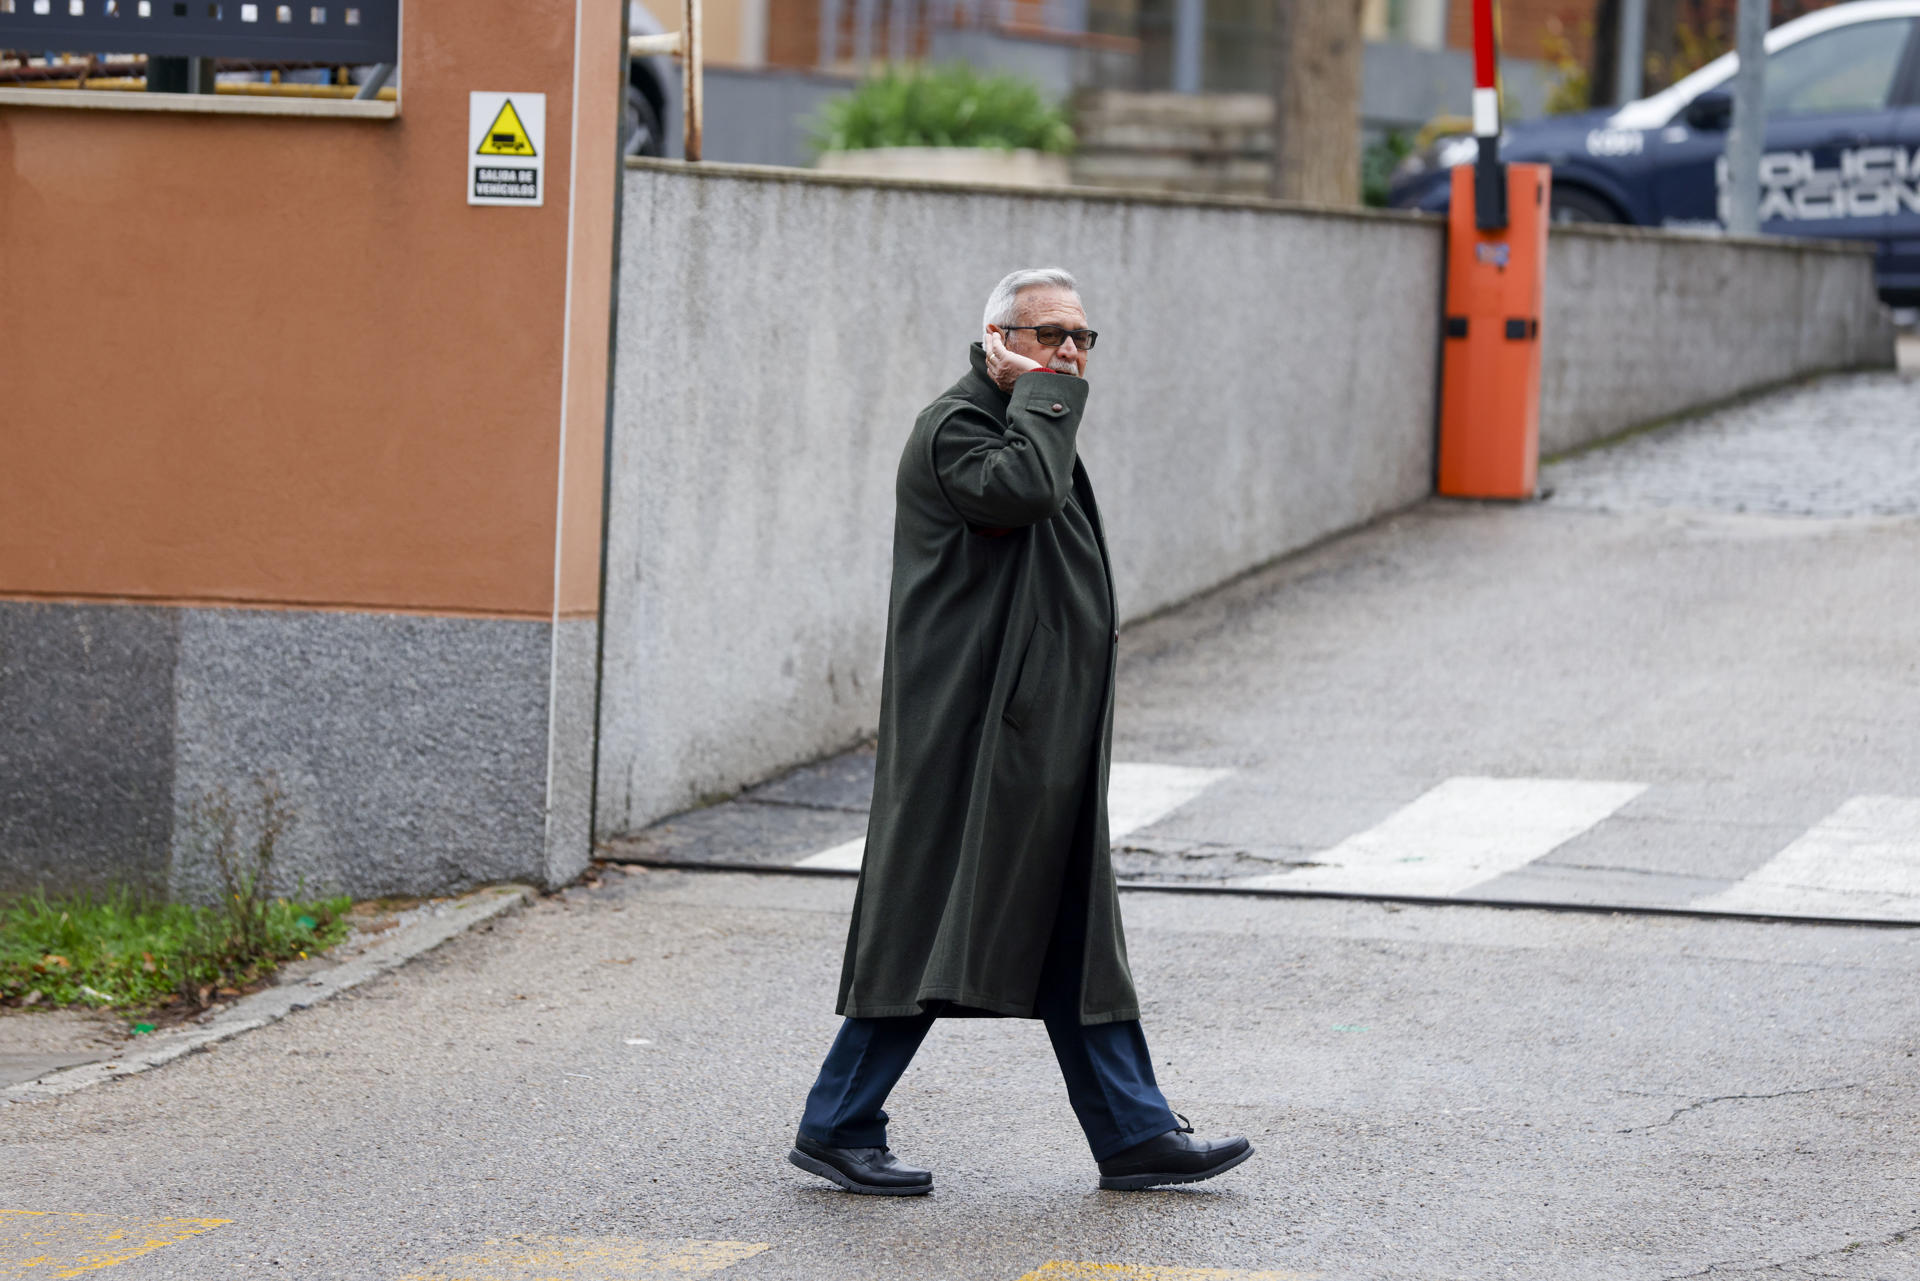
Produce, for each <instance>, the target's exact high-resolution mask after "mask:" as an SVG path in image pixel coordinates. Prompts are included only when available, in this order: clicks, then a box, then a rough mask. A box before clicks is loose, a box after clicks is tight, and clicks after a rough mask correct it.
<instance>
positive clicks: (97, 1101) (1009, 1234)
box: [0, 872, 1920, 1281]
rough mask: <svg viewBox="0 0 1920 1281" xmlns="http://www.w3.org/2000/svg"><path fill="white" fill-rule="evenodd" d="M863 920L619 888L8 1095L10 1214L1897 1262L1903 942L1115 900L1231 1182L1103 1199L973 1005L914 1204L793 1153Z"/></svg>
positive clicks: (1059, 1120)
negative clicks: (230, 1032) (41, 1091)
mask: <svg viewBox="0 0 1920 1281" xmlns="http://www.w3.org/2000/svg"><path fill="white" fill-rule="evenodd" d="M849 903H850V887H849V886H848V885H847V884H846V883H844V882H838V881H820V880H804V879H800V878H791V877H779V876H743V875H737V874H726V873H681V872H652V873H636V874H633V875H632V876H629V877H621V876H618V875H614V876H611V877H610V878H609V880H608V883H607V884H606V885H605V886H604V887H602V888H600V889H598V890H584V889H577V890H574V891H571V892H569V893H567V894H566V895H564V896H562V897H560V898H557V899H552V900H548V901H545V902H542V903H540V904H537V905H536V906H535V907H533V908H531V909H529V910H528V911H526V912H525V913H524V914H522V915H520V916H518V917H514V918H509V919H507V920H505V921H502V922H501V923H499V924H497V925H496V926H494V927H492V928H491V929H490V930H488V931H487V932H483V933H480V934H476V935H473V936H469V937H466V938H463V939H460V940H457V941H456V942H454V943H452V944H450V945H449V946H447V947H446V948H445V949H443V950H441V951H439V952H437V953H434V954H431V955H430V956H429V957H428V958H426V959H424V960H423V961H420V962H416V963H414V964H413V965H411V966H409V967H408V968H406V969H404V970H402V971H399V972H397V973H396V974H395V975H393V976H391V977H390V978H387V979H384V980H381V981H380V982H378V983H377V984H376V985H374V986H373V987H371V988H369V989H366V990H364V991H363V992H361V993H358V994H355V995H352V996H349V997H346V998H343V999H341V1000H339V1001H336V1002H334V1003H331V1004H328V1005H325V1006H322V1007H319V1008H317V1009H314V1010H310V1011H307V1012H305V1013H303V1014H301V1015H299V1016H297V1017H295V1018H292V1019H290V1020H288V1021H286V1022H284V1023H281V1024H278V1025H275V1026H273V1027H270V1028H267V1029H265V1030H263V1031H260V1032H257V1033H254V1034H251V1035H249V1036H247V1037H245V1038H242V1039H241V1040H239V1041H236V1042H233V1043H231V1044H229V1045H227V1046H223V1047H222V1048H220V1049H219V1050H217V1051H215V1052H212V1053H208V1054H202V1055H196V1056H193V1057H192V1058H190V1059H188V1060H184V1061H182V1062H180V1063H177V1064H175V1065H172V1066H170V1067H168V1068H166V1069H164V1070H161V1071H158V1072H153V1073H149V1074H147V1075H145V1076H141V1077H137V1078H133V1079H130V1080H127V1081H123V1082H119V1083H116V1084H114V1085H111V1086H108V1087H103V1088H100V1089H96V1090H92V1091H88V1092H86V1093H84V1094H80V1095H75V1096H72V1097H69V1098H67V1099H64V1100H60V1101H57V1102H54V1103H49V1104H36V1105H32V1106H26V1107H15V1108H12V1109H9V1110H7V1111H5V1112H0V1136H3V1137H0V1187H4V1188H5V1189H6V1196H5V1200H4V1202H3V1203H0V1205H4V1207H5V1208H17V1209H31V1210H39V1211H54V1212H68V1213H72V1212H89V1213H102V1214H115V1215H127V1216H156V1215H167V1216H178V1217H183V1218H190V1219H195V1218H197V1219H222V1220H228V1222H226V1223H224V1224H222V1225H219V1226H216V1227H213V1228H211V1229H210V1230H206V1231H204V1232H202V1233H200V1234H199V1235H196V1236H194V1237H192V1238H191V1239H189V1240H185V1241H182V1242H181V1243H179V1244H175V1245H170V1246H167V1247H166V1248H163V1249H159V1250H155V1251H153V1252H152V1253H150V1254H146V1255H144V1256H142V1257H139V1258H136V1259H133V1260H131V1261H129V1262H125V1263H122V1264H119V1265H117V1266H116V1267H114V1268H112V1269H111V1270H110V1271H109V1272H108V1274H107V1275H109V1276H110V1277H112V1278H113V1281H135V1279H136V1278H156V1277H181V1278H202V1277H212V1276H228V1275H250V1276H261V1275H280V1276H294V1277H339V1278H399V1277H406V1276H415V1275H428V1276H435V1277H439V1276H456V1275H457V1276H466V1277H493V1276H513V1277H532V1276H548V1275H554V1276H562V1275H564V1276H592V1277H598V1276H607V1277H616V1276H654V1275H671V1274H672V1273H669V1272H655V1271H648V1270H645V1268H644V1267H642V1268H641V1269H640V1270H635V1271H617V1270H616V1271H604V1272H603V1271H594V1270H592V1268H590V1267H588V1266H587V1265H585V1264H582V1265H580V1270H576V1271H572V1272H567V1271H560V1270H555V1271H553V1272H547V1271H540V1270H530V1271H498V1272H490V1271H486V1270H484V1269H479V1268H472V1267H470V1268H467V1269H465V1270H455V1271H435V1270H433V1268H432V1265H434V1264H435V1263H436V1262H438V1261H440V1260H443V1259H447V1258H450V1257H455V1256H459V1255H462V1254H470V1253H472V1252H474V1251H476V1250H480V1249H481V1248H482V1247H483V1246H484V1243H485V1242H486V1241H488V1240H489V1239H495V1240H498V1239H502V1238H508V1237H511V1236H514V1235H516V1234H521V1235H528V1236H534V1237H562V1238H570V1239H572V1240H573V1241H574V1242H575V1243H576V1244H575V1245H573V1246H571V1247H568V1248H571V1249H573V1250H575V1251H576V1252H577V1253H578V1254H579V1257H580V1258H582V1259H592V1258H595V1257H598V1256H597V1255H595V1254H594V1253H593V1252H594V1251H595V1250H596V1249H611V1248H612V1247H611V1246H609V1245H607V1244H606V1243H608V1242H630V1241H633V1240H640V1241H650V1242H668V1241H679V1240H682V1239H692V1240H696V1241H709V1242H711V1241H720V1242H739V1243H745V1244H746V1245H753V1246H761V1245H764V1246H765V1247H767V1248H766V1249H764V1250H763V1251H760V1252H759V1253H755V1254H752V1255H751V1256H750V1257H746V1258H744V1259H742V1260H741V1261H739V1262H736V1263H733V1264H731V1265H730V1266H729V1267H727V1268H725V1269H724V1276H725V1281H734V1278H736V1277H738V1278H739V1279H740V1281H750V1279H752V1278H774V1277H779V1278H822V1279H825V1278H835V1279H839V1278H865V1277H874V1278H880V1277H888V1278H893V1277H912V1278H928V1279H929V1281H933V1279H936V1278H937V1279H945V1278H963V1277H964V1278H978V1279H980V1281H1014V1279H1015V1278H1019V1277H1023V1276H1026V1275H1028V1274H1030V1273H1031V1272H1034V1271H1035V1270H1038V1269H1039V1268H1040V1267H1041V1265H1043V1264H1045V1263H1047V1262H1048V1261H1095V1262H1107V1263H1121V1262H1125V1263H1135V1264H1155V1265H1169V1266H1180V1267H1185V1268H1221V1269H1236V1270H1267V1271H1275V1270H1290V1271H1298V1272H1308V1273H1317V1274H1319V1275H1322V1276H1325V1277H1329V1278H1340V1277H1353V1278H1376V1277H1378V1278H1386V1277H1393V1278H1419V1279H1420V1281H1439V1279H1441V1278H1454V1277H1458V1278H1473V1279H1476V1281H1478V1279H1481V1278H1495V1277H1513V1278H1537V1277H1569V1278H1573V1277H1608V1278H1615V1279H1618V1281H1635V1279H1638V1278H1664V1277H1680V1276H1688V1275H1722V1276H1724V1275H1732V1276H1739V1275H1742V1274H1743V1273H1747V1272H1751V1273H1754V1274H1764V1275H1766V1276H1769V1277H1775V1276H1784V1277H1815V1276H1834V1277H1857V1278H1880V1277H1885V1278H1908V1277H1913V1276H1917V1275H1920V1140H1917V1139H1916V1135H1915V1128H1914V1117H1915V1116H1916V1115H1917V1114H1920V1089H1917V1088H1916V1086H1917V1084H1920V1070H1917V1068H1916V1059H1915V1057H1914V1055H1915V1051H1916V1050H1917V1049H1920V1028H1916V1020H1915V1016H1914V1007H1913V1000H1912V993H1913V992H1914V990H1915V987H1916V983H1920V934H1914V933H1907V932H1894V931H1873V930H1861V929H1852V928H1845V927H1805V926H1781V925H1759V924H1747V923H1725V922H1718V923H1716V922H1690V921H1674V920H1644V919H1635V918H1632V917H1605V916H1564V915H1551V914H1544V913H1533V912H1514V911H1502V910H1495V909H1483V908H1424V909H1397V910H1396V909H1390V908H1385V907H1381V906H1376V905H1368V904H1350V903H1325V902H1287V901H1252V900H1219V899H1209V900H1195V899H1186V898H1173V897H1167V896H1155V895H1145V894H1136V895H1129V896H1128V897H1127V899H1126V915H1127V923H1128V928H1129V935H1130V939H1131V947H1132V951H1133V956H1134V961H1135V966H1136V970H1137V973H1138V977H1139V981H1140V984H1141V988H1142V991H1143V994H1144V996H1145V998H1146V1009H1145V1012H1144V1020H1145V1023H1146V1026H1147V1029H1148V1033H1149V1039H1150V1042H1151V1043H1152V1045H1153V1047H1154V1051H1155V1055H1156V1058H1157V1059H1158V1061H1159V1064H1160V1070H1161V1074H1162V1080H1163V1084H1164V1085H1165V1087H1166V1089H1167V1091H1168V1094H1169V1096H1170V1098H1171V1099H1172V1100H1173V1102H1174V1105H1175V1106H1176V1107H1177V1108H1178V1109H1180V1110H1181V1111H1183V1112H1185V1113H1187V1114H1188V1115H1190V1116H1191V1117H1192V1118H1193V1119H1194V1120H1195V1122H1196V1123H1197V1124H1198V1125H1200V1126H1201V1127H1202V1128H1203V1129H1205V1130H1209V1131H1215V1130H1221V1129H1231V1130H1238V1131H1241V1132H1244V1133H1248V1134H1250V1135H1251V1136H1252V1137H1253V1138H1254V1141H1255V1143H1256V1144H1257V1146H1258V1148H1259V1152H1258V1154H1257V1155H1256V1157H1255V1158H1254V1160H1253V1161H1251V1162H1249V1163H1248V1164H1247V1165H1245V1166H1243V1167H1241V1169H1240V1170H1238V1171H1235V1172H1233V1173H1231V1174H1229V1175H1227V1176H1224V1177H1223V1178H1221V1179H1220V1180H1218V1181H1217V1182H1215V1183H1213V1184H1207V1185H1202V1186H1200V1187H1197V1188H1193V1189H1187V1190H1171V1191H1162V1192H1155V1193H1145V1194H1120V1193H1109V1192H1100V1191H1097V1190H1096V1189H1095V1187H1094V1170H1093V1168H1092V1165H1091V1163H1090V1161H1089V1159H1088V1157H1087V1155H1086V1152H1085V1149H1084V1147H1083V1143H1082V1140H1081V1139H1080V1137H1079V1134H1078V1131H1077V1129H1076V1127H1075V1125H1074V1123H1073V1119H1072V1116H1071V1114H1070V1112H1069V1111H1068V1108H1067V1106H1066V1100H1065V1097H1064V1094H1063V1091H1062V1089H1061V1087H1060V1085H1059V1082H1058V1079H1057V1076H1056V1074H1055V1070H1054V1068H1053V1065H1052V1062H1051V1058H1050V1055H1049V1053H1048V1051H1047V1049H1046V1038H1045V1036H1044V1033H1043V1032H1042V1031H1041V1029H1040V1028H1039V1027H1038V1026H1037V1025H1033V1024H1029V1023H1024V1022H976V1021H967V1022H962V1023H955V1024H948V1025H943V1026H941V1027H940V1028H938V1029H936V1031H935V1034H934V1035H933V1037H932V1038H930V1040H929V1042H928V1045H927V1047H926V1049H925V1051H924V1052H923V1054H922V1057H921V1059H920V1061H919V1062H918V1063H916V1065H915V1067H914V1068H913V1070H912V1071H911V1072H910V1073H909V1074H908V1076H907V1078H906V1080H905V1081H904V1082H903V1084H902V1086H901V1088H900V1090H899V1091H898V1093H897V1094H896V1096H895V1099H894V1100H893V1103H892V1105H891V1110H892V1112H893V1114H894V1116H895V1124H894V1132H893V1142H894V1145H895V1147H896V1148H897V1150H899V1151H900V1152H902V1153H903V1154H904V1155H905V1156H906V1157H908V1158H909V1159H912V1160H916V1161H921V1162H925V1163H928V1164H930V1165H931V1166H933V1168H934V1169H935V1170H936V1172H937V1173H936V1177H937V1187H936V1191H935V1193H934V1195H933V1196H932V1197H931V1198H929V1199H927V1200H925V1201H922V1202H915V1201H904V1202H902V1201H892V1200H885V1201H883V1200H878V1199H867V1198H854V1197H850V1196H846V1195H844V1194H841V1193H839V1192H836V1191H834V1190H832V1189H830V1188H828V1187H826V1185H824V1184H820V1183H818V1182H817V1181H815V1180H812V1179H810V1178H808V1177H807V1176H805V1175H802V1174H801V1173H800V1172H799V1171H796V1170H794V1169H792V1168H791V1167H789V1166H787V1165H786V1164H785V1163H784V1161H783V1160H782V1156H783V1153H784V1150H785V1145H786V1142H787V1139H788V1136H789V1134H790V1132H791V1128H792V1125H793V1122H794V1119H795V1117H796V1115H797V1113H798V1110H799V1106H800V1102H801V1099H802V1097H803V1095H804V1092H805V1089H806V1087H807V1084H808V1082H809V1080H810V1077H811V1073H812V1070H813V1068H814V1066H815V1065H816V1063H817V1060H818V1058H819V1055H820V1054H821V1053H822V1052H823V1050H824V1048H825V1045H826V1043H827V1040H828V1039H829V1038H830V1036H831V1034H832V1031H833V1027H834V1020H833V1017H832V1015H831V1006H832V997H833V985H834V980H835V975H836V969H837V962H838V955H839V950H840V944H841V941H842V937H843V930H844V924H845V917H846V911H847V908H848V906H849ZM634 1040H639V1041H644V1042H646V1043H645V1044H638V1045H636V1044H629V1042H630V1041H634ZM1903 1234H1907V1235H1904V1236H1903ZM594 1243H601V1244H600V1245H598V1246H596V1245H595V1244H594ZM0 1257H5V1256H0ZM1767 1269H1771V1270H1767ZM5 1275H10V1274H8V1273H7V1272H5V1271H4V1268H3V1267H0V1276H5ZM11 1275H20V1276H40V1275H44V1274H42V1273H39V1272H28V1271H21V1272H18V1273H14V1274H11ZM1093 1275H1108V1276H1113V1275H1120V1276H1123V1277H1124V1276H1126V1275H1127V1274H1115V1273H1107V1274H1093ZM1132 1275H1136V1276H1153V1275H1155V1274H1153V1273H1136V1274H1132ZM1164 1275H1171V1276H1179V1275H1181V1274H1179V1273H1170V1274H1164ZM1186 1275H1188V1276H1198V1275H1204V1274H1194V1273H1189V1274H1186ZM1229 1275H1233V1274H1229Z"/></svg>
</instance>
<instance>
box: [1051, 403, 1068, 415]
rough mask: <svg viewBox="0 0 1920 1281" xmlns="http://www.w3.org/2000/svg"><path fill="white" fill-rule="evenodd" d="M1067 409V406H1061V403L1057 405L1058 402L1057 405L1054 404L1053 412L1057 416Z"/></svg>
mask: <svg viewBox="0 0 1920 1281" xmlns="http://www.w3.org/2000/svg"><path fill="white" fill-rule="evenodd" d="M1065 408H1066V406H1065V405H1062V404H1059V403H1057V402H1056V403H1055V404H1054V407H1053V412H1054V413H1056V414H1057V413H1059V412H1060V411H1061V410H1063V409H1065Z"/></svg>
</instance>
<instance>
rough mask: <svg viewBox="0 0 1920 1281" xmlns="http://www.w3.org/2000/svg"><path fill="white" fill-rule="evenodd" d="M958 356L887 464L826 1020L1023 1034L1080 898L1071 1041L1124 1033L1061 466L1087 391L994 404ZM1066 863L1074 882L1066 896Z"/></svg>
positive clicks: (1084, 591)
mask: <svg viewBox="0 0 1920 1281" xmlns="http://www.w3.org/2000/svg"><path fill="white" fill-rule="evenodd" d="M972 356H973V369H972V370H971V371H970V372H969V373H968V374H967V375H966V376H965V377H963V378H962V379H961V380H960V381H959V382H957V383H955V384H954V385H953V386H952V387H950V388H948V389H947V391H946V392H944V393H943V394H942V395H941V396H940V398H939V399H938V400H936V401H934V402H933V403H932V404H931V405H929V406H927V408H926V409H925V410H923V411H921V414H920V417H919V419H918V420H916V421H915V423H914V427H913V434H912V435H911V436H910V437H909V438H908V440H907V447H906V450H905V452H904V453H903V454H902V455H901V458H900V471H899V476H898V480H897V482H896V485H895V494H896V498H897V501H898V511H897V515H896V517H895V524H894V535H893V592H892V601H891V605H890V608H889V611H888V620H887V653H886V672H885V676H884V679H883V681H882V689H881V698H880V745H879V754H878V759H877V763H876V777H875V780H874V789H873V811H872V816H871V818H870V819H869V822H868V827H867V852H866V859H865V862H864V864H863V865H862V867H861V871H860V886H859V890H858V892H857V894H856V895H855V898H854V905H853V923H852V927H851V928H850V930H849V931H848V936H847V956H846V964H845V967H844V969H843V970H842V971H841V976H840V1003H839V1010H840V1013H842V1014H845V1015H849V1016H852V1017H856V1018H880V1017H886V1016H892V1015H908V1014H919V1013H921V1012H923V1011H925V1010H928V1009H933V1010H938V1011H941V1012H944V1013H986V1014H1003V1015H1015V1016H1019V1017H1032V1016H1033V1012H1034V993H1035V990H1036V987H1037V984H1038V980H1039V977H1040V968H1041V963H1042V961H1043V960H1044V958H1045V956H1046V951H1047V943H1048V940H1049V939H1050V938H1051V937H1052V933H1053V928H1054V922H1055V919H1056V916H1057V914H1058V912H1059V909H1060V908H1061V906H1062V900H1061V896H1062V894H1068V893H1070V894H1081V895H1085V896H1086V904H1085V921H1086V931H1087V941H1086V950H1085V953H1084V958H1083V962H1084V963H1083V967H1082V982H1081V992H1080V1018H1081V1021H1082V1022H1083V1023H1108V1022H1114V1021H1117V1020H1121V1019H1133V1018H1138V1017H1139V1001H1138V998H1137V997H1135V995H1134V991H1133V977H1132V975H1131V974H1130V973H1129V972H1128V969H1127V949H1126V940H1125V938H1124V937H1123V936H1122V933H1121V926H1120V903H1119V895H1118V893H1117V892H1116V889H1115V886H1114V879H1113V866H1112V862H1111V858H1110V849H1109V843H1108V837H1107V805H1106V794H1107V765H1108V756H1109V749H1110V742H1111V739H1112V731H1113V665H1114V657H1115V653H1116V647H1117V644H1118V639H1119V638H1118V634H1117V633H1116V631H1115V630H1114V628H1115V619H1116V613H1115V609H1114V600H1113V575H1112V571H1111V568H1110V566H1109V565H1108V561H1107V547H1106V540H1105V537H1104V536H1103V534H1102V532H1101V529H1100V516H1099V512H1098V510H1097V509H1096V508H1095V506H1094V502H1093V490H1092V487H1091V486H1090V485H1089V484H1088V483H1087V477H1086V472H1085V470H1084V469H1083V468H1082V467H1081V466H1080V462H1079V458H1078V456H1077V452H1076V447H1075V436H1076V434H1077V433H1078V431H1079V427H1080V416H1081V412H1082V410H1083V409H1084V408H1085V406H1086V401H1087V384H1086V382H1084V381H1083V380H1081V379H1079V378H1075V377H1072V376H1070V375H1066V374H1055V373H1029V374H1025V375H1023V376H1022V377H1021V378H1020V379H1019V381H1018V382H1016V383H1015V384H1014V389H1013V392H1012V394H1011V395H1009V394H1008V393H1007V392H1004V391H1001V390H1000V389H999V388H998V387H996V386H995V385H994V384H993V382H992V380H991V379H989V378H988V377H987V373H986V355H985V353H984V352H983V351H982V350H981V348H980V345H979V344H978V343H976V344H974V346H973V352H972ZM1089 789H1092V790H1089ZM1075 842H1079V843H1080V847H1079V849H1078V850H1077V851H1076V848H1075ZM1089 846H1090V848H1088V847H1089ZM1076 852H1077V853H1078V854H1079V856H1080V857H1079V859H1078V860H1077V861H1078V865H1079V866H1081V867H1090V868H1091V874H1090V875H1089V876H1087V877H1086V878H1085V879H1084V880H1083V879H1081V878H1078V877H1076V878H1074V881H1075V883H1074V884H1071V885H1070V884H1068V883H1067V880H1068V876H1067V870H1068V867H1069V864H1070V862H1072V861H1075V860H1073V858H1072V856H1073V855H1074V854H1075V853H1076ZM1068 906H1069V907H1072V906H1073V905H1072V904H1068Z"/></svg>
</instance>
